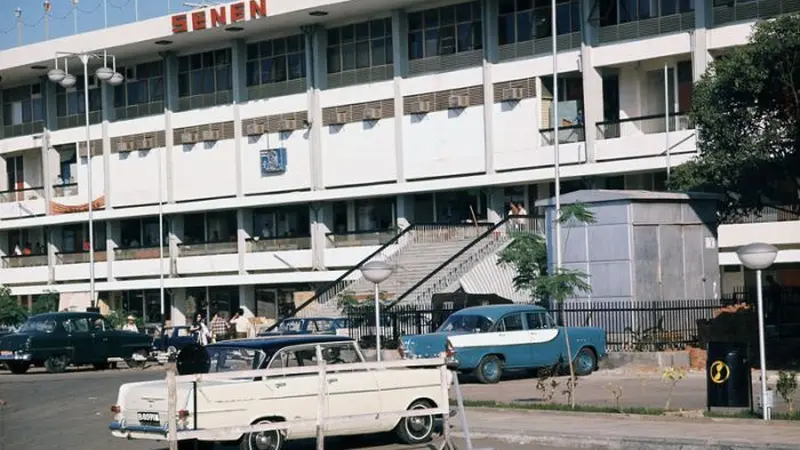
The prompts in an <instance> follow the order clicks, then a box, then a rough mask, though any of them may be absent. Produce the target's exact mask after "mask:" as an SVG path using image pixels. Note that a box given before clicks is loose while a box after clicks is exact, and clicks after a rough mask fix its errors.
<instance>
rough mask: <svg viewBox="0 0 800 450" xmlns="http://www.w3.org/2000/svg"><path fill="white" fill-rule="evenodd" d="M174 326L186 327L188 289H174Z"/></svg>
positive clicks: (172, 306)
mask: <svg viewBox="0 0 800 450" xmlns="http://www.w3.org/2000/svg"><path fill="white" fill-rule="evenodd" d="M170 308H172V311H171V313H172V314H171V315H172V326H179V325H186V289H185V288H177V289H172V305H170Z"/></svg>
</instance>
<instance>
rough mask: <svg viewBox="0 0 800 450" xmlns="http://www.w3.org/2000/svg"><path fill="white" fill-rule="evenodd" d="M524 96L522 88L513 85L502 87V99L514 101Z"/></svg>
mask: <svg viewBox="0 0 800 450" xmlns="http://www.w3.org/2000/svg"><path fill="white" fill-rule="evenodd" d="M523 98H525V90H524V89H523V88H519V87H515V88H508V89H503V100H505V101H515V100H522V99H523Z"/></svg>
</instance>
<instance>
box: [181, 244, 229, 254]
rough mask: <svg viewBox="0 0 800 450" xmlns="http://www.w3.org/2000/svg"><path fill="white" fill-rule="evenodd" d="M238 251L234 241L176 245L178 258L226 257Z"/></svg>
mask: <svg viewBox="0 0 800 450" xmlns="http://www.w3.org/2000/svg"><path fill="white" fill-rule="evenodd" d="M238 251H239V248H238V245H237V243H236V241H232V242H231V241H225V242H198V243H196V244H178V255H179V256H203V255H228V254H231V253H236V252H238Z"/></svg>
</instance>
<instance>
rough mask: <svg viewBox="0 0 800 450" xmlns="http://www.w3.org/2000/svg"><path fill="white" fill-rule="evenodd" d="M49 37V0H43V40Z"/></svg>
mask: <svg viewBox="0 0 800 450" xmlns="http://www.w3.org/2000/svg"><path fill="white" fill-rule="evenodd" d="M48 39H50V0H44V40H45V41H46V40H48Z"/></svg>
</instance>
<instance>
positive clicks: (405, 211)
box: [396, 194, 414, 229]
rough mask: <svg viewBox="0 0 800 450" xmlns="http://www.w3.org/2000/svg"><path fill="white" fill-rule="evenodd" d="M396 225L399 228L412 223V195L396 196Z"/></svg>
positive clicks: (406, 226)
mask: <svg viewBox="0 0 800 450" xmlns="http://www.w3.org/2000/svg"><path fill="white" fill-rule="evenodd" d="M396 201H397V208H396V209H397V227H398V228H400V229H406V228H408V227H409V226H410V225H411V224H412V223H414V196H413V195H403V194H401V195H398V196H397V200H396Z"/></svg>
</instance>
